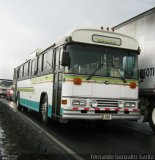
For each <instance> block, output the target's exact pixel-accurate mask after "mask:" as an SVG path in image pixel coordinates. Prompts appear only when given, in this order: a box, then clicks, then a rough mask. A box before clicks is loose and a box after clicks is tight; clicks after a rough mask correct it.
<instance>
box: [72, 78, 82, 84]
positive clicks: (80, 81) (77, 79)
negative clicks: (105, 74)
mask: <svg viewBox="0 0 155 160" xmlns="http://www.w3.org/2000/svg"><path fill="white" fill-rule="evenodd" d="M73 83H74V84H76V85H81V83H82V79H81V78H74V80H73Z"/></svg>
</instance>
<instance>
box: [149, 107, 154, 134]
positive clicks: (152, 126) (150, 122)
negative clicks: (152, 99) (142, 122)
mask: <svg viewBox="0 0 155 160" xmlns="http://www.w3.org/2000/svg"><path fill="white" fill-rule="evenodd" d="M148 116H149V117H148V118H149V124H150V126H151V128H152V130H153V131H154V132H155V104H153V105H151V106H150V108H149V115H148Z"/></svg>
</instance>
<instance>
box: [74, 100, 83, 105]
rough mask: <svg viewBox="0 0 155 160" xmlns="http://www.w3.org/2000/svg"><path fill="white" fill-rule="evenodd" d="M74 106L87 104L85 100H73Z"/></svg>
mask: <svg viewBox="0 0 155 160" xmlns="http://www.w3.org/2000/svg"><path fill="white" fill-rule="evenodd" d="M72 105H73V106H86V101H85V100H73V101H72Z"/></svg>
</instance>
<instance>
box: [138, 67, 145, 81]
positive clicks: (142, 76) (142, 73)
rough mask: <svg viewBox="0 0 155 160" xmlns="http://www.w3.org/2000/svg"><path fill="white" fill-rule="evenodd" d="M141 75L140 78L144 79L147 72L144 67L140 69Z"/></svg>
mask: <svg viewBox="0 0 155 160" xmlns="http://www.w3.org/2000/svg"><path fill="white" fill-rule="evenodd" d="M139 77H140V79H142V80H143V79H144V78H145V72H144V70H143V69H141V70H140V73H139Z"/></svg>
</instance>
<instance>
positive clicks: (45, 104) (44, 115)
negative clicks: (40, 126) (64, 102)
mask: <svg viewBox="0 0 155 160" xmlns="http://www.w3.org/2000/svg"><path fill="white" fill-rule="evenodd" d="M41 116H42V121H43V123H44V124H45V125H47V124H48V122H49V118H48V97H47V95H45V96H44V98H43V101H42V104H41Z"/></svg>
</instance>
